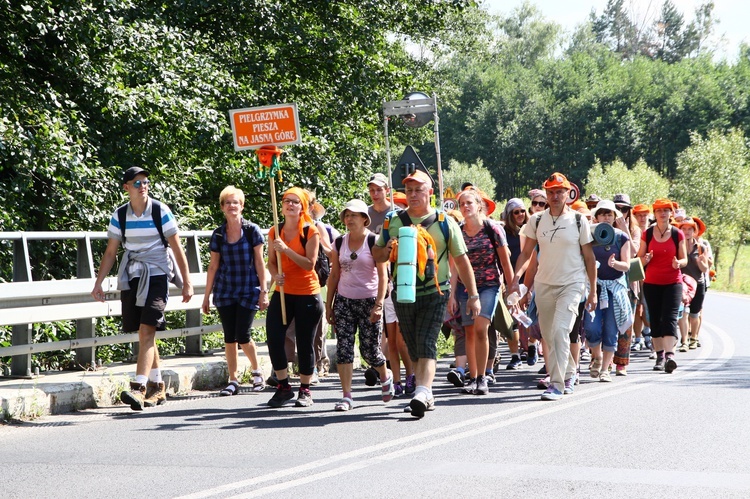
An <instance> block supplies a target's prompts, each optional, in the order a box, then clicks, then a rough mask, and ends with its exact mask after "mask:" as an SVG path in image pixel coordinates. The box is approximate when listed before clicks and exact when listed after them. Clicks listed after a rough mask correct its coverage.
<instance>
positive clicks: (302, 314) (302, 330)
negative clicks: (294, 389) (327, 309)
mask: <svg viewBox="0 0 750 499" xmlns="http://www.w3.org/2000/svg"><path fill="white" fill-rule="evenodd" d="M284 298H285V301H286V323H287V325H286V326H285V325H284V324H282V321H281V294H280V293H274V294H273V297H271V303H270V304H269V305H268V316H267V317H266V336H267V341H268V354H269V356H270V357H271V364H272V365H273V368H274V370H275V371H282V370H284V369H286V368H287V362H288V360H287V357H286V350H285V349H284V341H285V339H286V330H287V327H288V326H289V323H290V322H292V319H295V321H294V324H295V328H296V330H297V358H298V360H299V373H300V374H303V375H306V376H310V375H311V374H312V373H313V371H314V370H315V351H314V349H313V341H314V340H315V331H316V330H317V328H318V322H320V319H321V317H323V302H322V301H321V300H320V294H315V295H290V294H285V295H284Z"/></svg>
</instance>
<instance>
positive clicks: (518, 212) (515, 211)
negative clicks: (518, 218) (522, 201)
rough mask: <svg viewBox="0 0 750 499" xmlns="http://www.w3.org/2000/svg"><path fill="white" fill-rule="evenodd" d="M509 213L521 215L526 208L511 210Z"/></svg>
mask: <svg viewBox="0 0 750 499" xmlns="http://www.w3.org/2000/svg"><path fill="white" fill-rule="evenodd" d="M511 213H512V214H514V215H522V214H523V213H526V210H513V211H512V212H511Z"/></svg>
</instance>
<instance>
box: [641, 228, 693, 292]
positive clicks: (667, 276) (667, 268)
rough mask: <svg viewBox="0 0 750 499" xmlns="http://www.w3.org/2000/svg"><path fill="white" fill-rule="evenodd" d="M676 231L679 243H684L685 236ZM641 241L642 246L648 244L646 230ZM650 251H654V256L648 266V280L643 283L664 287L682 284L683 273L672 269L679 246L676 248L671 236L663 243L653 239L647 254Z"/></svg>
mask: <svg viewBox="0 0 750 499" xmlns="http://www.w3.org/2000/svg"><path fill="white" fill-rule="evenodd" d="M654 230H656V229H654ZM670 230H671V229H670ZM675 230H677V241H678V242H679V241H684V240H685V234H683V232H682V231H681V230H679V229H675ZM641 241H642V242H641V244H646V231H645V230H644V231H643V234H641ZM649 251H653V252H654V256H653V258H651V261H650V262H648V265H646V278H645V279H644V280H643V282H645V283H648V284H662V285H663V284H676V283H678V282H682V271H681V270H680V269H675V268H672V259H673V258H674V257H676V256H677V246H675V244H674V241H673V240H672V236H671V235H670V237H669V239H667V240H666V241H664V242H663V243H660V242H658V241H657V240H656V237H653V238H652V239H651V244H649V246H648V248H646V253H648V252H649Z"/></svg>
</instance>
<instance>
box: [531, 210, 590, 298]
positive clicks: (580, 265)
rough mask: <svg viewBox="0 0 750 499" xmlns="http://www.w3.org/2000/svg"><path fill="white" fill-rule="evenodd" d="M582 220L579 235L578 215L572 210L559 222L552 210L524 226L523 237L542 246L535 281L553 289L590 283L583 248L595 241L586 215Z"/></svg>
mask: <svg viewBox="0 0 750 499" xmlns="http://www.w3.org/2000/svg"><path fill="white" fill-rule="evenodd" d="M579 216H580V221H581V230H580V231H579V230H578V224H577V223H576V212H575V211H572V210H570V209H568V210H567V211H566V212H565V213H564V214H563V215H560V217H559V218H553V217H552V215H550V214H549V209H547V210H544V211H543V212H541V213H537V214H535V215H532V216H531V218H529V221H528V223H526V225H524V226H523V228H522V229H521V234H523V235H524V236H526V237H528V238H531V239H534V240H536V241H537V243H538V244H539V269H538V270H537V273H536V277H535V278H534V280H535V281H538V282H541V283H543V284H550V285H560V284H571V283H585V282H586V281H587V276H586V265H585V264H584V262H583V255H582V254H581V246H583V245H584V244H588V243H590V242H592V241H593V240H594V238H593V236H592V235H591V225H590V224H589V221H588V219H586V217H584V216H583V215H580V214H579ZM540 217H541V218H540ZM537 219H539V226H538V227H537Z"/></svg>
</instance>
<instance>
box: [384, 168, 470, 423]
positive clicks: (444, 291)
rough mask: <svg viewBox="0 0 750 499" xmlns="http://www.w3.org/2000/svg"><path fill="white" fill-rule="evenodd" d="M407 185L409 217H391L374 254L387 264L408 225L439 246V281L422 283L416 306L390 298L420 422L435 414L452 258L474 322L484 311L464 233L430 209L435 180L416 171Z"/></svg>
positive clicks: (410, 408)
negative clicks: (406, 354)
mask: <svg viewBox="0 0 750 499" xmlns="http://www.w3.org/2000/svg"><path fill="white" fill-rule="evenodd" d="M403 184H404V186H405V188H406V199H407V204H408V208H407V209H406V210H405V211H404V212H403V213H404V215H402V216H398V215H392V216H389V218H387V219H386V221H385V222H384V225H383V230H382V231H381V233H380V237H379V238H378V241H377V242H376V244H375V247H374V248H373V251H372V254H373V256H374V258H375V261H377V262H385V261H387V260H388V259H389V257H390V255H391V251H392V249H393V248H394V246H396V247H397V244H394V241H396V240H397V239H398V229H399V228H400V227H402V226H404V225H407V224H405V223H404V222H407V223H408V222H411V225H421V226H422V227H424V228H425V229H426V230H427V232H428V233H429V235H430V236H431V238H432V240H433V242H434V243H435V246H434V248H430V249H428V254H429V253H430V251H432V253H434V256H433V258H434V263H435V276H434V278H431V277H430V278H427V276H426V278H425V279H424V280H423V281H420V280H419V279H418V280H417V289H416V301H415V302H414V303H399V302H398V291H397V290H396V289H394V292H393V293H392V294H391V299H392V300H393V304H394V305H395V308H396V315H397V316H398V320H399V323H400V325H401V331H402V333H403V336H404V340H405V341H406V346H407V348H408V350H409V357H411V360H412V362H413V363H414V368H415V374H416V384H417V387H416V390H415V392H414V398H412V400H411V402H409V405H408V406H406V408H405V411H406V412H411V414H412V416H415V417H417V418H421V417H423V416H424V414H425V411H431V410H434V408H435V397H434V396H433V394H432V381H433V379H434V377H435V368H436V365H437V338H438V334H440V327H441V326H442V324H443V320H444V317H445V308H446V305H447V303H448V298H449V296H450V272H449V263H448V261H449V254H448V253H449V252H450V256H452V257H453V260H454V263H455V265H456V268H457V270H458V274H459V275H460V276H461V281H462V282H463V283H464V284H465V285H466V289H467V291H468V293H469V302H468V305H467V309H468V310H469V311H470V313H471V316H472V317H476V316H477V315H478V314H479V311H480V307H479V295H478V293H477V286H476V282H475V281H474V272H473V270H472V268H471V263H469V258H468V256H467V255H466V244H465V243H464V240H463V236H462V235H461V230H460V229H459V227H458V225H457V224H456V222H455V221H454V220H453V219H451V218H450V217H448V216H446V215H445V213H444V212H442V211H438V210H435V209H434V208H432V207H431V206H430V196H431V195H432V193H433V189H432V179H431V178H430V176H429V175H427V174H426V173H425V172H423V171H420V170H417V171H415V172H414V173H412V174H410V175H409V176H408V177H406V178H405V179H404V181H403ZM402 218H404V219H403V220H402ZM397 274H398V270H396V275H397Z"/></svg>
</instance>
